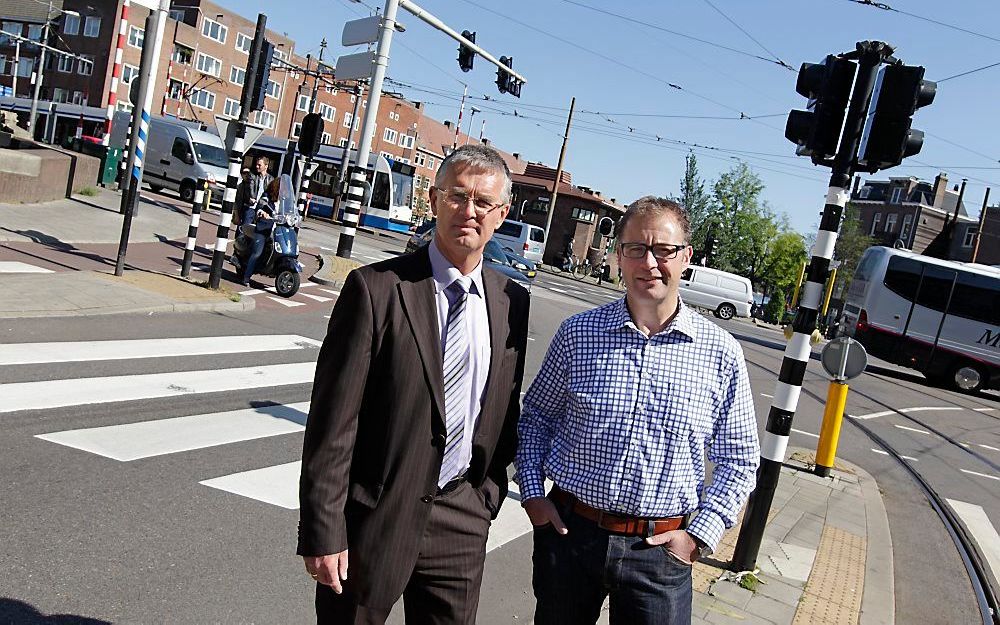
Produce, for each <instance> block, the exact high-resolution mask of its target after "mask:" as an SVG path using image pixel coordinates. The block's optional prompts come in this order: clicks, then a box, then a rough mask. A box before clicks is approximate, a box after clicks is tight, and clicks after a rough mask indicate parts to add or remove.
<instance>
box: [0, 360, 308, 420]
mask: <svg viewBox="0 0 1000 625" xmlns="http://www.w3.org/2000/svg"><path fill="white" fill-rule="evenodd" d="M315 373H316V364H315V363H313V362H300V363H292V364H284V365H259V366H256V367H241V368H237V369H209V370H205V371H171V372H169V373H149V374H143V375H122V376H110V377H100V378H75V379H70V380H47V381H42V382H17V383H12V384H2V385H0V396H2V397H3V398H4V400H3V401H2V402H0V413H3V412H14V411H16V410H39V409H43V408H59V407H62V406H81V405H87V404H103V403H108V402H115V401H131V400H137V399H151V398H154V397H176V396H178V395H194V394H198V393H217V392H220V391H235V390H244V389H247V388H262V387H270V386H285V385H289V384H303V383H307V382H312V380H313V375H314V374H315Z"/></svg>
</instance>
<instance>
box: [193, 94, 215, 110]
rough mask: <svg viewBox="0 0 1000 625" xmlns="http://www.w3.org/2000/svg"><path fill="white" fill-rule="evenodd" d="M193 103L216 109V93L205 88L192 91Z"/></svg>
mask: <svg viewBox="0 0 1000 625" xmlns="http://www.w3.org/2000/svg"><path fill="white" fill-rule="evenodd" d="M191 104H192V105H194V106H197V107H198V108H203V109H208V110H209V111H213V110H215V94H214V93H212V92H211V91H207V90H205V89H198V90H197V91H194V92H192V93H191Z"/></svg>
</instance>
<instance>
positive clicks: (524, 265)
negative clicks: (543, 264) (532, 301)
mask: <svg viewBox="0 0 1000 625" xmlns="http://www.w3.org/2000/svg"><path fill="white" fill-rule="evenodd" d="M503 253H504V254H505V255H506V256H507V260H509V261H510V265H511V267H513V268H514V269H517V270H518V271H520V272H521V273H523V274H524V275H525V277H527V278H530V279H532V280H534V279H535V274H537V273H538V272H537V271H536V270H535V263H533V262H531V261H530V260H528V259H527V258H525V257H524V256H519V255H517V254H515V253H514V252H511V251H508V250H504V251H503Z"/></svg>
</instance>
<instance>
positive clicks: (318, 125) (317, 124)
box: [299, 113, 323, 156]
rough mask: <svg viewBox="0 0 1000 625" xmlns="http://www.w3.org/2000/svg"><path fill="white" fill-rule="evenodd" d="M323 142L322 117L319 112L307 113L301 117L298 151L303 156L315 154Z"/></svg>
mask: <svg viewBox="0 0 1000 625" xmlns="http://www.w3.org/2000/svg"><path fill="white" fill-rule="evenodd" d="M322 144H323V117H322V116H321V115H320V114H319V113H309V114H308V115H306V116H305V117H303V118H302V130H301V131H299V152H300V153H302V154H303V155H305V156H316V154H317V153H318V152H319V146H320V145H322Z"/></svg>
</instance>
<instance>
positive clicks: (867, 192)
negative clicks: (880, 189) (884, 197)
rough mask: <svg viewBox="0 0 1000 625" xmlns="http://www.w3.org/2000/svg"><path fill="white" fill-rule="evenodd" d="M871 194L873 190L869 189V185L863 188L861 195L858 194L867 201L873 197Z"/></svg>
mask: <svg viewBox="0 0 1000 625" xmlns="http://www.w3.org/2000/svg"><path fill="white" fill-rule="evenodd" d="M871 192H872V188H871V187H869V186H868V185H865V186H863V187H861V193H859V194H858V197H859V198H861V199H862V200H867V199H868V196H869V195H871Z"/></svg>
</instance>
